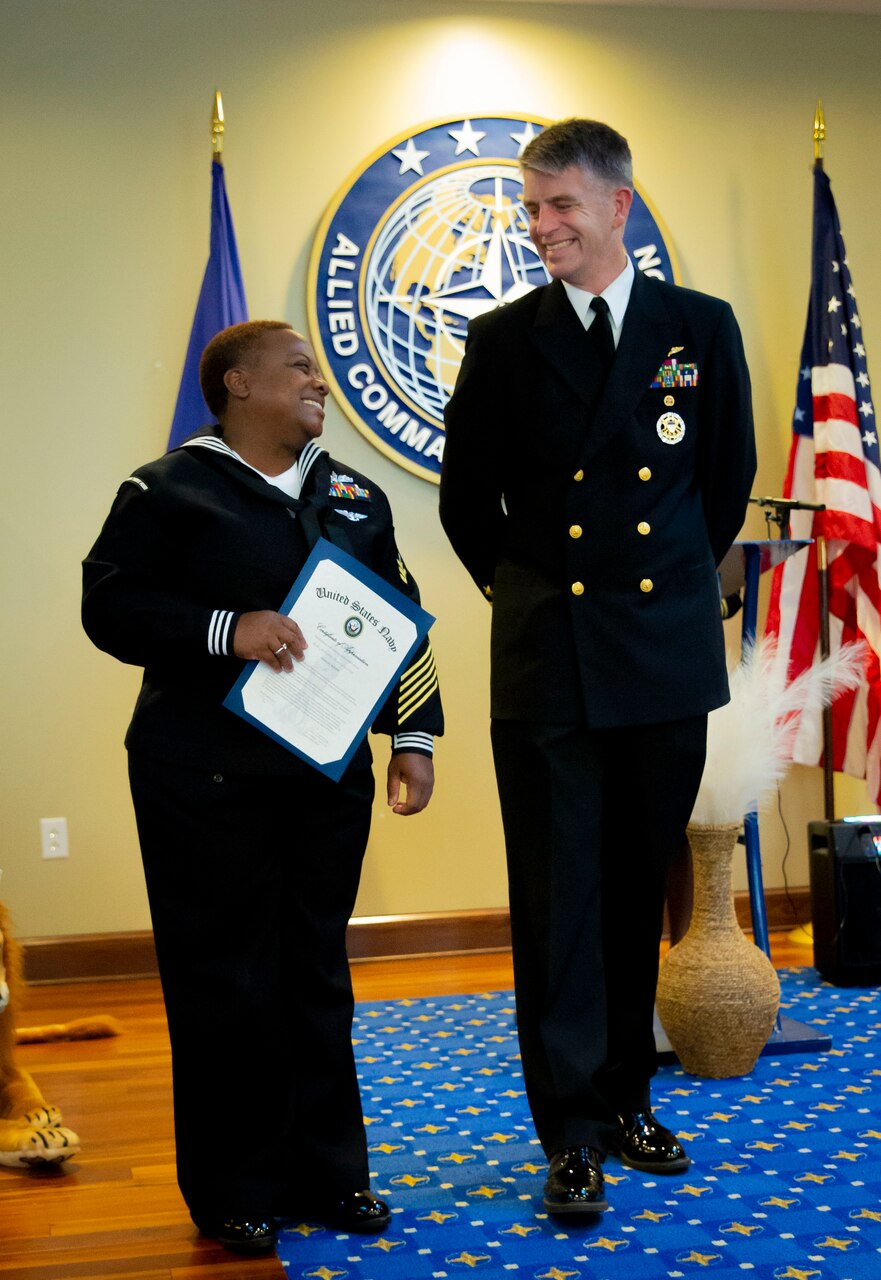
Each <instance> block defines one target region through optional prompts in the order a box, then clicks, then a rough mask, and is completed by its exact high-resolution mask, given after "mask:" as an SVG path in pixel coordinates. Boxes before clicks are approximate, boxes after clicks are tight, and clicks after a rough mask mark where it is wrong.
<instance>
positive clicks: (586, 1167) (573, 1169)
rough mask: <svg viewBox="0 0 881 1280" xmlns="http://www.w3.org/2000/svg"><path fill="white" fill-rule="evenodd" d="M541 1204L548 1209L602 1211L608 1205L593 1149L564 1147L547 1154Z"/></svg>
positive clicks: (558, 1210)
mask: <svg viewBox="0 0 881 1280" xmlns="http://www.w3.org/2000/svg"><path fill="white" fill-rule="evenodd" d="M544 1205H545V1208H546V1209H547V1211H548V1213H603V1212H604V1211H605V1210H606V1209H608V1207H609V1202H608V1200H607V1199H606V1195H605V1191H604V1190H603V1171H602V1169H601V1168H600V1157H599V1155H598V1154H597V1153H596V1151H594V1150H593V1149H592V1148H591V1147H565V1148H564V1149H563V1150H562V1151H558V1152H557V1153H556V1155H553V1156H551V1167H550V1170H549V1171H548V1177H547V1181H546V1182H545V1194H544Z"/></svg>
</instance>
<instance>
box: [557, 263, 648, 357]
mask: <svg viewBox="0 0 881 1280" xmlns="http://www.w3.org/2000/svg"><path fill="white" fill-rule="evenodd" d="M635 275H636V272H635V270H634V267H633V262H632V260H631V258H630V255H629V254H628V255H627V261H626V263H625V264H624V270H623V271H622V272H621V274H620V275H619V276H616V277H615V279H614V280H613V281H612V283H611V284H610V285H609V286H608V288H606V289H604V290H603V292H602V293H601V294H600V297H602V298H605V300H606V302H607V303H608V304H609V320H610V322H611V325H612V337H613V338H614V339H615V346H616V347H617V345H618V339H619V337H620V336H621V326H622V325H623V324H624V313H625V312H626V310H627V304H628V302H629V301H630V291H631V289H632V288H633V279H634V276H635ZM563 288H564V289H565V290H566V296H567V297H568V299H569V301H570V302H571V303H572V306H573V307H574V308H575V314H576V315H577V316H578V319H579V320H580V321H581V323H582V324H583V325H584V327H585V329H589V328H590V326H591V324H592V323H593V318H594V315H595V312H593V311H592V310H591V306H590V304H591V302H592V301H593V299H594V298H595V297H596V296H597V295H596V294H595V293H589V292H588V291H587V289H579V288H578V287H577V285H574V284H569V283H568V281H566V280H564V281H563Z"/></svg>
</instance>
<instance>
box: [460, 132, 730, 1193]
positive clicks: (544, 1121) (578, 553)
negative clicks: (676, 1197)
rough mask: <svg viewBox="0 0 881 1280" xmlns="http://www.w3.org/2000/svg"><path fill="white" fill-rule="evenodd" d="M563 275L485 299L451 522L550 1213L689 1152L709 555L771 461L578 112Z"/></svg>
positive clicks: (713, 646)
mask: <svg viewBox="0 0 881 1280" xmlns="http://www.w3.org/2000/svg"><path fill="white" fill-rule="evenodd" d="M521 164H522V168H523V199H524V205H525V207H526V210H527V212H528V215H529V230H530V235H531V237H532V240H533V242H534V243H535V245H536V247H537V249H538V252H539V254H540V255H541V257H542V260H543V261H544V263H545V266H546V267H547V270H548V273H549V274H550V276H551V277H552V279H551V282H550V283H549V284H548V285H545V286H543V287H541V288H538V289H535V290H534V291H533V292H531V293H529V294H527V295H526V296H525V297H523V298H520V299H519V300H518V301H516V302H513V303H511V304H510V305H508V306H505V307H500V308H498V309H497V310H495V311H492V312H489V313H487V314H485V315H483V316H481V317H479V318H478V319H476V320H475V321H473V322H472V324H471V325H470V328H469V333H468V343H467V347H466V353H465V358H464V361H463V363H462V367H461V370H460V373H459V378H458V381H457V384H456V389H455V392H454V394H453V397H452V399H451V401H450V403H449V405H448V408H447V415H446V427H447V441H446V453H445V459H444V470H443V475H442V479H441V506H440V511H441V520H442V522H443V525H444V528H445V530H446V532H447V534H448V536H449V538H450V541H451V542H452V544H453V547H454V549H455V551H456V553H457V554H458V556H459V557H460V559H461V560H462V562H463V564H464V565H465V567H466V568H467V569H468V571H469V573H470V574H471V576H472V578H473V579H474V581H475V582H476V583H477V585H478V587H479V588H480V590H481V591H482V592H483V593H484V594H485V595H486V597H487V598H488V599H489V600H490V601H491V603H492V608H493V620H492V642H491V648H492V677H491V713H492V743H493V754H494V760H495V767H496V775H497V779H498V786H499V795H500V799H501V807H502V818H503V824H504V830H505V842H506V847H507V855H508V873H509V887H510V901H511V924H512V934H513V943H514V972H515V981H516V988H517V1012H518V1028H519V1034H520V1042H521V1050H522V1059H523V1070H524V1076H525V1080H526V1088H527V1092H528V1096H529V1101H530V1106H531V1108H532V1114H533V1118H534V1121H535V1125H536V1130H537V1132H538V1135H539V1138H540V1139H541V1142H542V1145H543V1147H544V1150H545V1152H546V1154H547V1156H548V1159H549V1161H550V1171H549V1175H548V1180H547V1183H546V1186H545V1205H546V1207H547V1209H548V1210H549V1211H550V1212H552V1213H575V1214H586V1213H596V1212H598V1211H601V1210H603V1209H605V1208H606V1207H607V1202H606V1199H605V1192H604V1187H603V1175H602V1162H603V1161H604V1159H605V1157H606V1156H607V1155H608V1154H616V1155H619V1156H620V1158H621V1159H622V1161H623V1162H624V1163H625V1164H627V1165H629V1166H631V1167H633V1168H637V1169H643V1170H647V1171H649V1172H651V1173H676V1172H680V1171H682V1170H684V1169H686V1168H687V1167H688V1165H689V1158H688V1156H687V1155H686V1153H685V1151H684V1150H683V1147H682V1145H681V1144H680V1142H679V1141H678V1139H677V1138H676V1136H675V1135H674V1134H673V1133H671V1132H670V1130H669V1129H667V1128H665V1127H664V1126H663V1125H662V1124H660V1123H659V1122H658V1120H656V1119H655V1117H654V1115H653V1113H652V1110H651V1100H650V1081H651V1077H652V1075H653V1073H654V1070H655V1044H654V1037H653V1031H652V1017H653V1002H654V991H655V985H656V979H657V967H658V948H659V942H660V938H661V929H662V913H663V899H664V881H665V875H666V869H667V866H668V863H669V860H670V858H671V857H672V856H673V855H674V853H675V852H676V850H677V849H678V847H679V844H680V842H681V839H682V832H683V830H684V828H685V826H686V824H687V822H688V818H689V816H690V813H691V810H692V806H693V803H694V799H695V795H696V793H697V788H698V784H699V782H700V777H701V772H702V769H703V763H704V756H705V747H706V718H707V713H708V712H709V711H710V710H712V709H713V708H714V707H718V706H720V705H721V704H723V703H724V702H726V701H727V699H728V685H727V675H726V667H725V654H724V645H723V638H722V620H721V616H720V607H719V588H718V581H717V577H716V566H717V565H718V564H719V562H720V561H721V559H722V557H723V555H724V554H725V552H726V551H727V549H728V547H729V545H730V544H731V542H732V540H733V539H734V537H735V536H736V535H737V533H738V531H739V529H740V526H741V524H742V521H743V516H744V513H745V510H746V502H747V499H748V496H749V489H750V484H751V482H752V478H753V475H754V472H755V445H754V438H753V422H752V409H751V400H750V384H749V374H748V371H747V367H746V362H745V358H744V352H743V344H742V342H741V337H740V332H739V330H738V327H737V323H736V321H735V319H734V315H733V313H732V311H731V308H730V306H729V305H728V304H727V303H725V302H722V301H720V300H719V299H717V298H712V297H708V296H707V295H704V294H699V293H695V292H693V291H691V290H687V289H683V288H679V287H677V286H675V285H671V284H668V283H665V282H663V281H658V280H654V279H650V278H647V277H644V276H642V275H641V274H640V273H639V272H638V271H634V267H633V264H632V262H631V260H630V258H629V257H628V254H627V252H626V250H625V248H624V227H625V223H626V221H627V216H628V213H629V211H630V207H631V202H632V199H633V182H632V172H631V157H630V150H629V147H628V145H627V142H626V140H625V139H624V138H623V137H621V135H620V134H618V133H616V132H615V130H613V129H611V128H609V127H608V126H607V125H604V124H600V123H598V122H596V121H590V120H578V119H576V120H566V121H562V122H560V123H558V124H555V125H552V126H551V127H549V128H547V129H546V130H544V132H543V133H541V134H539V136H538V137H537V138H535V139H534V140H533V141H532V142H531V143H530V144H529V145H528V146H527V147H526V148H525V150H524V152H523V155H522V157H521Z"/></svg>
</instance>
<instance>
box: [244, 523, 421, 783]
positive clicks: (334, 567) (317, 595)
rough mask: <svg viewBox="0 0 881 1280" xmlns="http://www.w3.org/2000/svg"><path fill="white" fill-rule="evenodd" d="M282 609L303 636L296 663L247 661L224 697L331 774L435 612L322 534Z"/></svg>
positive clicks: (337, 773) (338, 771)
mask: <svg viewBox="0 0 881 1280" xmlns="http://www.w3.org/2000/svg"><path fill="white" fill-rule="evenodd" d="M279 613H283V614H287V615H288V616H289V617H291V618H292V619H293V620H294V622H296V623H297V625H298V626H299V628H300V630H301V631H302V633H303V635H304V637H305V639H306V643H307V645H308V648H307V649H306V653H305V657H304V658H303V660H302V662H295V663H294V669H293V671H290V672H287V671H282V672H280V673H279V672H275V671H273V670H272V669H271V667H269V666H267V665H266V663H263V662H248V663H246V664H245V668H244V670H243V671H242V674H241V675H240V676H239V678H238V680H237V681H236V682H235V684H234V685H233V687H232V689H230V691H229V693H228V694H227V696H226V697H225V698H224V700H223V705H224V706H225V707H228V708H229V710H230V711H234V712H235V714H236V715H238V716H241V717H242V719H243V720H247V721H248V723H249V724H252V725H254V726H255V727H256V728H258V729H260V730H261V731H262V732H263V733H265V734H267V735H268V736H269V737H270V738H273V739H274V740H275V741H276V742H278V743H279V744H280V745H281V746H283V747H285V748H287V750H288V751H292V752H293V753H294V755H297V756H299V757H300V758H301V759H302V760H305V761H306V762H307V763H308V764H311V765H313V766H314V768H316V769H318V770H319V771H320V772H321V773H324V774H326V775H327V776H328V777H329V778H333V779H334V781H336V780H338V779H339V778H340V777H341V776H342V774H343V772H344V771H345V769H346V766H347V765H348V763H349V761H350V760H351V758H352V756H353V755H354V754H355V751H356V749H357V748H358V746H359V745H360V743H361V742H362V741H363V739H364V737H365V735H366V734H367V731H368V730H369V728H370V725H371V724H372V723H373V720H374V719H375V717H376V715H377V713H378V711H379V709H380V707H381V706H382V704H383V702H384V701H385V699H386V698H387V697H388V694H389V692H390V690H391V688H392V685H393V684H394V683H395V681H396V680H397V678H398V676H399V675H400V673H401V671H402V669H403V668H404V667H405V666H406V664H407V661H408V659H409V658H410V656H411V655H412V654H413V652H414V650H415V649H416V648H417V647H418V646H419V644H420V643H421V642H422V640H423V639H424V637H425V636H426V635H427V634H428V631H429V628H430V627H431V624H432V623H433V622H434V618H433V617H432V615H431V614H430V613H426V611H425V610H424V609H422V608H420V606H419V605H417V604H414V603H413V601H412V600H409V599H408V598H407V597H406V596H405V595H404V594H403V593H402V592H400V591H397V590H396V589H395V588H394V587H392V586H389V584H388V583H387V582H386V581H384V579H382V578H380V577H379V576H378V574H375V573H374V572H373V571H372V570H371V569H368V568H366V566H365V565H363V564H361V563H360V562H359V561H358V560H356V559H355V558H354V557H353V556H350V555H348V554H347V553H346V552H345V551H341V550H340V549H339V548H338V547H335V546H334V545H333V544H332V543H330V542H328V541H327V540H326V539H325V538H320V539H319V540H318V542H317V543H316V544H315V546H314V548H313V550H312V552H311V554H310V556H309V559H308V560H307V561H306V563H305V565H304V566H303V568H302V571H301V572H300V573H299V575H298V576H297V580H296V581H295V583H294V585H293V586H292V587H291V589H290V591H289V592H288V595H287V597H286V599H285V601H284V603H283V604H282V606H281V608H280V609H279Z"/></svg>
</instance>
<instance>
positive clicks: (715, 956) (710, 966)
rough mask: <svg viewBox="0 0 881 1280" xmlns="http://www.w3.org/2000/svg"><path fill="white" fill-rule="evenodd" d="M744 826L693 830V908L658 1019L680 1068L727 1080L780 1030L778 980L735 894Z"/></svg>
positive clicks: (672, 959)
mask: <svg viewBox="0 0 881 1280" xmlns="http://www.w3.org/2000/svg"><path fill="white" fill-rule="evenodd" d="M739 829H740V826H739V824H738V823H727V824H724V825H721V826H703V825H697V824H694V825H692V826H690V827H689V828H688V838H689V842H690V844H691V852H692V858H693V862H694V910H693V913H692V917H691V925H690V927H689V930H688V933H687V934H686V935H685V937H684V938H683V939H682V941H681V942H679V943H677V945H676V946H675V947H671V949H670V951H669V953H668V955H667V958H666V959H665V961H664V963H663V965H662V966H661V972H660V977H659V979H658V994H657V1006H658V1014H659V1016H660V1019H661V1023H662V1024H663V1027H664V1030H665V1031H666V1032H667V1035H668V1036H669V1038H670V1043H671V1045H672V1046H673V1049H674V1050H675V1052H676V1055H677V1057H678V1058H679V1061H680V1062H681V1064H682V1066H683V1067H684V1068H685V1070H686V1071H688V1072H689V1073H690V1074H691V1075H696V1076H709V1077H710V1078H711V1079H716V1080H719V1079H722V1078H723V1077H725V1076H741V1075H746V1073H747V1072H749V1071H751V1070H752V1069H753V1067H754V1066H755V1063H756V1059H757V1058H758V1056H759V1054H760V1053H761V1051H762V1049H763V1048H764V1046H765V1044H766V1042H767V1040H768V1037H769V1035H770V1034H771V1031H772V1029H773V1027H774V1021H775V1018H776V1016H777V1010H778V1008H779V1007H780V983H779V981H778V979H777V974H776V973H775V972H774V967H773V965H772V964H771V961H770V960H769V959H768V957H767V956H766V955H765V953H764V952H763V951H761V950H760V949H759V948H758V947H757V946H755V944H754V943H753V942H751V941H750V939H749V938H747V937H746V935H745V934H744V933H743V932H742V930H741V928H740V925H739V924H738V923H737V916H736V915H735V911H734V899H733V896H732V893H731V862H732V855H733V853H734V846H735V843H736V840H737V833H738V831H739Z"/></svg>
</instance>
